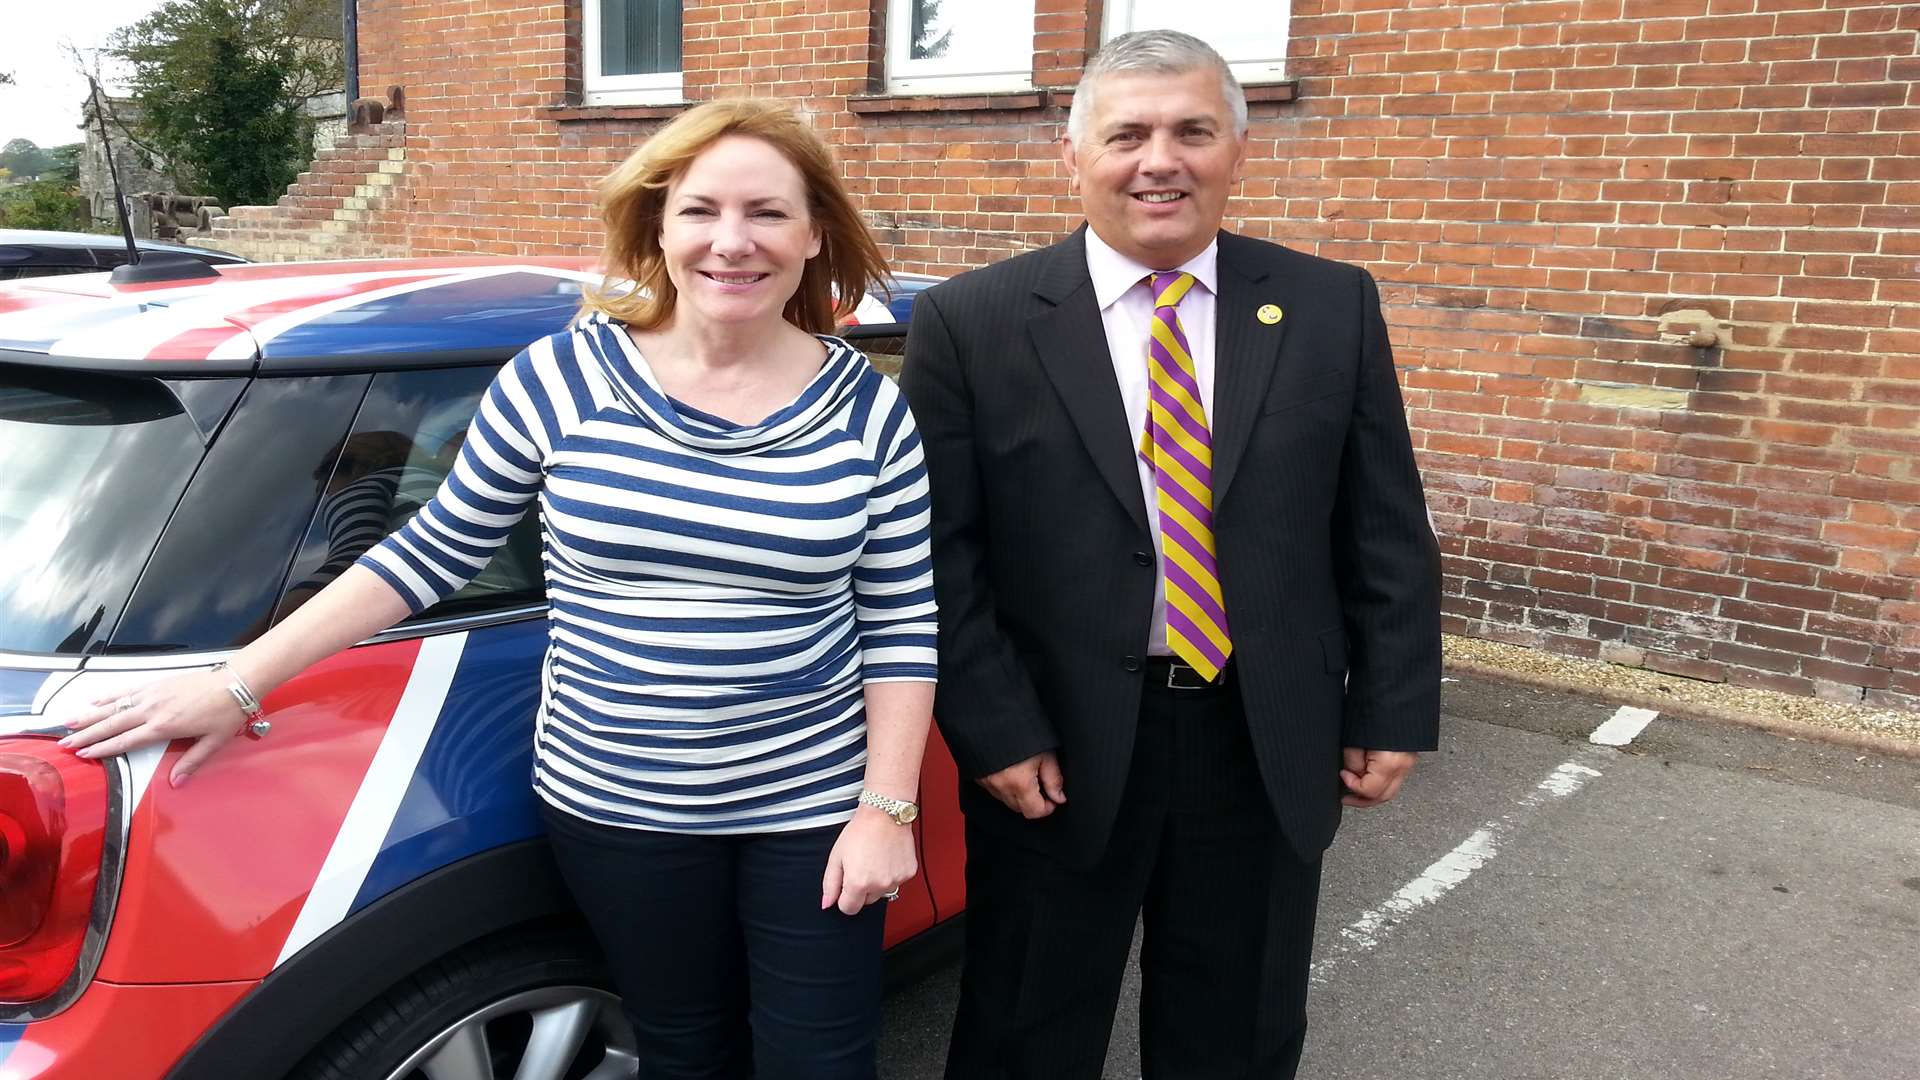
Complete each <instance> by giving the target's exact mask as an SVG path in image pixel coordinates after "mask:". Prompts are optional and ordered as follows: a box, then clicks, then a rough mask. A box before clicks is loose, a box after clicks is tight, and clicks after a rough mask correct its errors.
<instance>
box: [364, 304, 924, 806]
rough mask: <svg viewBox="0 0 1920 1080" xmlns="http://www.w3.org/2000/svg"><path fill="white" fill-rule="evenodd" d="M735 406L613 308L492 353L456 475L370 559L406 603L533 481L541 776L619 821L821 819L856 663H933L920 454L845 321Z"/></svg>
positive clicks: (833, 796) (837, 779) (839, 764)
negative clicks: (795, 379)
mask: <svg viewBox="0 0 1920 1080" xmlns="http://www.w3.org/2000/svg"><path fill="white" fill-rule="evenodd" d="M821 340H822V341H823V342H824V343H825V344H826V346H827V351H828V355H827V358H826V361H825V362H824V363H823V364H822V365H821V368H820V372H819V374H818V375H816V376H815V377H814V379H813V381H812V382H811V383H809V384H808V385H807V387H806V389H805V390H803V391H802V392H801V393H800V396H799V397H798V398H797V399H795V400H794V401H793V402H792V403H791V404H789V405H787V406H786V407H785V408H782V409H780V410H779V411H778V412H775V413H774V414H773V415H771V416H769V417H767V418H766V419H765V420H763V421H761V422H760V423H758V424H753V425H750V426H742V425H739V424H735V423H732V422H730V421H727V420H725V419H722V418H720V417H716V416H711V415H708V414H706V413H703V412H701V411H699V410H697V409H694V408H691V407H689V406H687V405H685V404H682V403H681V402H678V401H675V400H673V399H672V398H669V397H668V396H667V395H666V394H665V393H664V392H662V390H661V389H660V386H659V383H658V382H656V381H655V379H654V377H653V373H652V371H651V370H650V369H649V368H648V367H647V363H646V361H645V359H644V358H642V357H641V355H640V353H639V352H638V350H637V349H635V348H634V346H633V342H632V340H631V339H629V338H628V337H627V335H626V334H625V333H624V332H623V330H622V329H621V328H620V327H619V326H618V325H617V324H615V323H611V322H609V321H608V319H607V318H606V317H605V316H603V315H602V316H594V317H591V318H583V319H582V320H580V321H579V322H578V323H576V324H575V326H574V327H573V329H572V330H570V331H569V332H567V333H563V334H556V335H554V336H552V337H549V338H546V339H545V340H542V341H539V342H536V343H534V344H533V345H532V346H530V347H528V348H527V350H526V351H524V352H522V353H521V354H520V355H519V356H517V357H515V358H514V359H513V361H512V362H511V363H510V364H508V365H507V366H506V367H505V368H503V369H502V370H501V372H500V375H499V377H498V378H497V379H495V380H494V383H493V385H492V386H491V387H490V388H489V389H488V391H487V394H486V396H485V398H484V399H483V400H482V402H481V405H480V410H479V413H478V414H477V415H476V416H475V417H474V420H473V425H472V426H471V428H470V429H469V430H468V433H467V440H466V444H465V445H464V446H463V447H462V448H461V451H460V456H459V460H458V461H457V462H456V463H455V465H454V468H453V471H452V472H451V473H450V474H449V475H448V477H447V480H446V483H445V484H443V485H442V486H441V488H440V491H439V493H438V494H436V495H435V496H434V498H433V501H432V502H431V503H429V504H428V505H427V506H426V507H425V508H424V509H422V510H421V511H420V513H419V514H418V515H417V516H416V517H414V519H413V520H412V521H410V522H408V523H407V525H406V526H405V527H404V528H402V529H400V530H399V531H398V532H396V533H394V534H393V535H392V536H390V537H388V538H387V539H386V540H385V541H383V542H382V543H381V544H380V545H379V546H378V547H375V548H374V549H373V550H371V551H369V552H368V553H367V554H366V556H365V557H364V558H362V560H361V563H362V564H363V565H365V566H367V567H368V568H369V569H371V570H373V571H374V572H375V573H377V574H379V575H380V576H381V577H382V578H384V579H386V581H387V582H388V583H389V584H391V585H392V586H393V587H394V588H395V589H397V590H399V592H400V594H401V595H402V596H403V597H405V598H406V599H407V602H408V603H409V605H411V606H412V607H413V609H414V610H415V611H419V610H420V609H422V608H424V607H426V606H428V605H429V604H431V603H433V602H434V601H435V600H437V599H439V598H440V597H443V596H445V595H447V594H448V593H451V592H452V591H454V590H455V589H457V588H459V587H460V586H461V584H463V583H464V582H465V581H466V580H467V579H469V578H471V577H472V576H473V575H475V574H476V573H478V572H479V571H480V569H481V568H482V567H483V566H485V565H486V563H487V560H488V559H489V558H490V557H491V556H492V554H493V552H494V551H495V549H497V548H498V547H499V546H500V545H501V544H502V543H504V542H505V540H506V537H507V534H508V532H509V531H510V530H511V529H512V528H513V525H514V523H515V522H517V521H518V520H519V519H520V517H521V515H523V514H524V513H525V512H526V509H527V506H528V504H529V503H530V502H531V501H532V500H533V499H534V497H535V496H536V495H537V496H538V497H539V501H540V515H541V534H542V540H543V562H544V567H545V575H546V585H547V597H548V600H549V601H550V603H551V613H550V615H549V626H550V630H551V644H550V645H549V647H548V650H547V657H546V663H545V669H544V673H543V679H544V685H543V692H542V694H541V703H540V711H539V718H538V722H537V729H536V737H535V750H534V787H535V790H536V791H538V792H539V794H540V795H541V796H542V797H544V798H545V799H547V800H548V801H549V802H551V803H553V804H554V805H555V806H557V807H558V808H560V809H562V810H564V811H567V812H570V813H573V814H575V815H577V816H579V817H582V818H586V819H588V820H591V821H596V822H600V823H603V824H608V825H619V826H629V827H633V828H640V829H653V830H662V831H670V832H701V833H745V832H777V831H784V830H793V829H806V828H815V827H819V826H825V825H833V824H838V823H841V822H844V821H846V820H847V819H848V818H850V817H851V816H852V815H853V811H854V807H855V805H856V800H857V799H858V797H859V793H860V785H861V780H862V777H863V774H864V771H865V765H866V715H865V708H864V701H863V696H862V687H863V686H864V685H865V684H866V683H870V682H890V681H916V682H918V681H926V682H930V681H932V680H933V679H934V676H935V670H936V669H935V660H934V632H935V609H934V600H933V570H932V561H931V558H930V552H929V543H928V502H927V479H926V469H925V466H924V465H923V463H922V459H921V449H920V436H919V434H918V433H917V432H916V431H915V430H914V426H913V417H912V416H911V415H910V414H909V413H908V412H907V405H906V400H905V399H904V398H903V397H901V395H900V393H899V391H898V390H897V389H896V388H895V387H894V385H893V383H892V382H891V381H889V380H888V379H886V378H885V377H884V376H882V375H880V374H879V373H878V372H876V371H874V370H873V368H872V367H871V366H870V365H869V364H868V363H867V359H866V357H865V356H863V355H861V354H860V353H859V352H858V351H857V350H855V349H854V348H853V347H852V346H850V345H848V344H847V343H846V342H844V341H841V340H839V339H837V338H831V337H823V338H822V339H821Z"/></svg>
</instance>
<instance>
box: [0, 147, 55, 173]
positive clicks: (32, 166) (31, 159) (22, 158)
mask: <svg viewBox="0 0 1920 1080" xmlns="http://www.w3.org/2000/svg"><path fill="white" fill-rule="evenodd" d="M54 164H55V162H54V159H53V154H52V153H51V152H50V151H47V150H42V149H40V148H39V147H38V146H35V145H34V143H33V140H32V139H12V140H9V141H8V142H7V145H5V146H0V169H6V170H7V171H8V172H10V173H12V174H13V175H14V176H16V177H19V178H20V179H23V180H30V179H33V178H35V177H38V176H40V175H42V174H44V173H46V172H48V171H50V170H51V169H52V168H53V167H54Z"/></svg>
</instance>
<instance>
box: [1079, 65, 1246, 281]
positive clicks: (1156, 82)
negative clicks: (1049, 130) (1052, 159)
mask: <svg viewBox="0 0 1920 1080" xmlns="http://www.w3.org/2000/svg"><path fill="white" fill-rule="evenodd" d="M1061 156H1062V157H1063V158H1064V159H1065V161H1066V163H1067V174H1068V175H1069V176H1071V177H1072V178H1073V180H1074V183H1075V184H1076V185H1077V186H1078V187H1079V189H1080V205H1081V207H1082V209H1083V211H1084V212H1085V214H1086V215H1087V223H1088V224H1089V225H1091V226H1092V227H1093V231H1094V232H1096V233H1099V234H1100V239H1102V240H1105V241H1106V242H1107V243H1108V244H1109V245H1110V246H1111V247H1112V248H1113V249H1114V250H1116V251H1118V252H1120V253H1121V254H1123V255H1126V256H1128V257H1129V258H1132V259H1134V260H1135V261H1136V262H1139V263H1142V264H1144V265H1146V266H1149V267H1152V268H1153V269H1155V270H1171V269H1173V268H1175V267H1177V266H1179V265H1180V264H1182V263H1184V262H1186V261H1187V260H1188V259H1191V258H1193V257H1194V256H1195V255H1198V254H1200V252H1202V251H1204V250H1205V249H1206V246H1207V244H1208V243H1210V242H1211V241H1212V240H1213V237H1214V234H1215V233H1217V232H1219V230H1220V220H1221V218H1222V217H1223V216H1224V215H1225V213H1226V208H1227V191H1228V189H1229V188H1231V187H1232V186H1233V183H1234V181H1235V180H1237V179H1239V173H1240V165H1241V163H1242V162H1244V161H1245V160H1246V156H1247V144H1246V140H1245V138H1243V137H1241V136H1239V135H1237V134H1236V133H1235V132H1234V130H1233V113H1232V111H1231V110H1230V109H1229V108H1228V106H1227V102H1226V97H1225V95H1224V94H1222V93H1221V90H1220V74H1219V72H1217V71H1213V70H1211V69H1209V68H1204V67H1203V68H1199V69H1196V70H1194V71H1189V72H1185V73H1183V74H1179V75H1159V74H1154V73H1150V72H1140V73H1132V72H1127V73H1118V74H1113V75H1108V76H1105V77H1104V78H1102V79H1101V80H1100V85H1099V92H1098V93H1097V94H1095V96H1094V99H1093V114H1092V115H1091V116H1089V117H1087V124H1086V128H1085V129H1084V131H1083V132H1082V133H1081V137H1080V141H1079V142H1078V143H1075V142H1074V141H1073V139H1072V138H1071V137H1068V138H1066V139H1063V140H1062V141H1061Z"/></svg>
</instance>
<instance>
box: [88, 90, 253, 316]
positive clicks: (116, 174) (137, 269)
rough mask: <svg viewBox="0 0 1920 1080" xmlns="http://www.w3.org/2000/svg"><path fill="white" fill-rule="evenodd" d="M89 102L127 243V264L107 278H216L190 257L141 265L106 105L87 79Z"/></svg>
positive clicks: (162, 255)
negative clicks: (109, 129) (110, 131)
mask: <svg viewBox="0 0 1920 1080" xmlns="http://www.w3.org/2000/svg"><path fill="white" fill-rule="evenodd" d="M87 85H88V87H90V88H91V89H90V91H89V93H90V94H91V96H92V99H93V119H94V122H95V123H96V124H98V125H100V152H101V153H103V154H105V155H106V157H107V176H108V177H110V178H111V179H112V180H113V210H114V215H115V216H116V217H117V218H119V220H120V235H121V236H123V237H125V238H126V241H127V263H126V265H125V266H120V267H116V268H115V269H114V271H113V273H111V274H109V275H107V280H108V281H109V282H111V283H113V284H115V285H143V284H147V283H150V282H156V281H184V280H186V279H188V278H207V277H219V276H220V274H219V271H217V270H214V269H213V268H212V267H210V266H208V265H207V264H206V263H204V262H202V261H200V260H199V259H196V258H194V257H193V256H191V255H179V254H175V253H173V252H166V251H163V252H155V253H153V254H151V255H149V256H148V257H147V258H146V259H145V261H142V259H141V256H140V247H139V245H137V244H135V243H134V242H133V220H132V219H131V218H130V217H128V215H127V194H126V192H125V191H124V190H123V189H122V188H121V187H120V170H119V169H118V168H117V167H115V165H114V164H113V140H112V139H111V138H109V137H108V136H107V111H106V104H105V102H103V101H102V100H101V97H100V83H99V82H98V81H96V80H95V79H94V77H93V76H91V75H89V76H87Z"/></svg>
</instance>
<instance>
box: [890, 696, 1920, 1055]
mask: <svg viewBox="0 0 1920 1080" xmlns="http://www.w3.org/2000/svg"><path fill="white" fill-rule="evenodd" d="M1446 690H1447V696H1446V702H1445V706H1444V710H1443V712H1444V721H1443V726H1442V734H1441V748H1440V750H1439V751H1438V752H1437V753H1434V754H1430V755H1427V756H1426V757H1425V759H1424V760H1423V761H1422V763H1421V765H1420V768H1419V771H1418V773H1417V774H1416V776H1415V778H1414V782H1413V783H1412V784H1411V785H1410V786H1409V788H1408V789H1407V790H1406V791H1405V792H1404V793H1403V794H1402V796H1401V797H1400V798H1399V799H1398V800H1397V801H1396V802H1394V803H1393V804H1391V805H1389V806H1386V807H1383V808H1380V809H1377V810H1373V811H1365V812H1350V813H1349V814H1348V816H1347V819H1346V821H1345V823H1344V824H1343V825H1342V827H1341V831H1340V835H1339V838H1338V839H1337V841H1336V842H1335V844H1334V847H1333V849H1332V850H1331V851H1330V852H1329V854H1328V862H1327V869H1326V873H1325V887H1324V893H1323V896H1322V901H1321V909H1320V920H1319V931H1318V934H1317V940H1316V946H1315V958H1316V959H1315V966H1314V975H1313V981H1314V991H1313V998H1312V1002H1311V1005H1310V1009H1309V1012H1310V1016H1311V1028H1310V1030H1309V1033H1308V1037H1307V1051H1306V1057H1305V1060H1304V1061H1303V1063H1302V1066H1301V1073H1300V1075H1301V1076H1302V1077H1307V1078H1312V1080H1468V1078H1473V1080H1616V1078H1618V1080H1627V1078H1633V1080H1641V1078H1673V1080H1756V1078H1763V1077H1779V1078H1793V1080H1819V1078H1827V1077H1833V1078H1840V1077H1847V1078H1852V1077H1859V1076H1875V1077H1881V1078H1886V1080H1908V1078H1920V761H1915V760H1911V759H1904V758H1897V757H1888V756H1883V755H1877V754H1865V753H1862V752H1860V751H1857V750H1853V749H1847V748H1842V747H1836V746H1831V745H1827V744H1822V743H1810V742H1805V741H1795V740H1792V739H1787V738H1781V737H1778V736H1773V735H1767V734H1763V733H1759V732H1755V731H1751V730H1747V729H1742V728H1734V727H1726V726H1720V725H1712V724H1705V723H1700V722H1695V721H1688V720H1680V719H1675V718H1672V717H1667V716H1654V717H1652V718H1650V719H1648V718H1645V717H1642V716H1640V715H1638V714H1631V713H1629V714H1626V715H1624V716H1621V718H1620V719H1618V720H1616V719H1615V718H1616V716H1620V715H1621V711H1620V710H1619V709H1618V708H1617V707H1616V706H1614V705H1612V704H1609V703H1606V702H1602V701H1598V700H1595V699H1591V698H1584V697H1579V696H1574V695H1569V694H1564V693H1558V692H1553V691H1543V690H1536V689H1532V688H1529V687H1523V686H1518V685H1515V684H1510V683H1504V682H1496V681H1493V680H1486V679H1462V680H1460V681H1453V682H1449V683H1448V685H1447V687H1446ZM1609 721H1613V724H1612V725H1611V726H1610V727H1608V728H1607V731H1608V732H1611V733H1614V734H1616V735H1617V734H1620V733H1627V734H1630V740H1629V741H1627V742H1625V744H1624V745H1622V746H1617V747H1616V746H1603V745H1596V744H1595V743H1593V742H1592V741H1590V737H1591V736H1592V735H1593V733H1594V732H1595V731H1596V730H1597V729H1601V728H1602V726H1603V725H1607V724H1608V722H1609ZM1640 723H1644V725H1645V726H1644V727H1643V728H1641V729H1639V730H1637V731H1633V730H1632V729H1633V728H1634V727H1635V726H1636V725H1638V724H1640ZM1130 979H1131V980H1132V981H1133V982H1134V983H1135V985H1133V986H1131V987H1129V989H1128V991H1127V993H1125V994H1124V995H1123V999H1122V1000H1123V1004H1122V1008H1121V1014H1120V1016H1119V1017H1118V1018H1117V1019H1116V1022H1115V1025H1114V1035H1113V1042H1112V1046H1111V1052H1110V1054H1109V1056H1108V1061H1107V1069H1106V1073H1105V1075H1106V1076H1107V1077H1112V1078H1116V1080H1118V1078H1127V1080H1131V1078H1133V1077H1137V1076H1138V1075H1139V1068H1138V1046H1137V1041H1136V1039H1135V1036H1134V1031H1135V1025H1136V1013H1135V1011H1134V1002H1135V1001H1137V996H1138V986H1137V979H1138V973H1137V970H1135V971H1133V972H1132V973H1131V975H1130ZM958 985H959V982H958V965H957V963H956V962H954V961H951V960H949V961H947V962H945V963H943V964H940V965H937V966H936V967H934V969H933V970H932V971H931V973H930V974H928V975H927V976H926V977H924V978H922V979H920V980H919V981H917V982H914V983H912V984H910V985H907V986H904V987H902V988H900V989H898V990H896V991H895V992H893V993H892V994H891V995H890V996H889V999H888V1003H887V1024H886V1031H885V1035H884V1042H883V1048H882V1059H881V1075H882V1076H884V1077H887V1078H889V1080H922V1078H930V1077H938V1076H940V1074H941V1068H940V1065H941V1062H942V1060H943V1058H944V1054H945V1049H946V1040H947V1025H948V1023H949V1021H950V1019H951V1016H952V1010H953V1005H954V1001H955V997H956V995H957V992H958Z"/></svg>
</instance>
